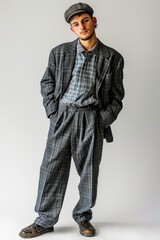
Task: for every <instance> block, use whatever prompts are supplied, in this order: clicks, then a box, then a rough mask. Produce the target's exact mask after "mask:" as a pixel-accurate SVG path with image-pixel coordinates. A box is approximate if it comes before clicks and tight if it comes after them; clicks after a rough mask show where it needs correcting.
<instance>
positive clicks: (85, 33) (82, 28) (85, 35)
mask: <svg viewBox="0 0 160 240" xmlns="http://www.w3.org/2000/svg"><path fill="white" fill-rule="evenodd" d="M70 24H71V30H72V32H74V33H75V34H76V35H77V37H79V38H80V39H81V40H84V41H86V40H88V39H90V38H91V37H92V36H93V35H94V34H95V27H96V25H97V20H96V18H95V17H93V18H91V17H90V16H89V15H88V14H87V13H82V14H81V15H80V16H78V15H75V16H73V17H72V18H71V21H70Z"/></svg>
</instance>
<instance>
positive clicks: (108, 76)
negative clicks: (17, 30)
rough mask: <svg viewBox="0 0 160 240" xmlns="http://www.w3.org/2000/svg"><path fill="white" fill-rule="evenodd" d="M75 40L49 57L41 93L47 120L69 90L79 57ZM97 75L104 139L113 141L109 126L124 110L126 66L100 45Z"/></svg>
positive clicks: (116, 53) (97, 58)
mask: <svg viewBox="0 0 160 240" xmlns="http://www.w3.org/2000/svg"><path fill="white" fill-rule="evenodd" d="M77 41H78V39H76V40H75V41H73V42H68V43H63V44H61V45H59V46H57V47H55V48H53V49H52V50H51V52H50V55H49V61H48V66H47V69H46V71H45V73H44V76H43V78H42V80H41V93H42V96H43V104H44V107H45V110H46V114H47V117H50V115H51V114H53V113H54V112H56V110H57V108H58V104H59V101H60V100H61V98H62V96H63V94H64V92H65V91H66V89H67V87H68V85H69V82H70V80H71V76H72V70H73V68H74V63H75V58H76V47H77ZM96 61H97V64H96V66H97V70H96V71H97V74H96V87H95V92H94V94H95V97H96V98H98V99H99V102H100V116H101V117H102V121H103V124H104V137H105V138H106V141H107V142H112V141H113V135H112V131H111V127H110V125H111V124H112V123H113V122H114V121H115V119H116V118H117V116H118V114H119V112H120V111H121V109H122V106H123V105H122V99H123V97H124V87H123V66H124V60H123V57H122V56H121V54H120V53H118V52H117V51H116V50H114V49H113V48H110V47H108V46H105V45H104V44H103V43H102V42H99V51H98V54H97V55H96Z"/></svg>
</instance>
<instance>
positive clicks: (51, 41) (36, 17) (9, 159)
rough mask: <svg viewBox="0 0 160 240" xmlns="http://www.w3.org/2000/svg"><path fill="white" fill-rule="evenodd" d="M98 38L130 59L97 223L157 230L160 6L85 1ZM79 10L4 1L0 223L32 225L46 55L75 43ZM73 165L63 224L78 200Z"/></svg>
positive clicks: (44, 123)
mask: <svg viewBox="0 0 160 240" xmlns="http://www.w3.org/2000/svg"><path fill="white" fill-rule="evenodd" d="M85 2H86V3H89V4H90V5H91V6H92V7H93V8H94V9H95V16H96V17H97V19H98V28H97V30H96V32H97V37H98V38H99V39H100V40H101V41H102V42H103V43H104V44H106V45H108V46H111V47H113V48H115V49H117V50H118V51H119V52H120V53H121V54H122V55H123V56H124V59H125V70H124V86H125V90H126V96H125V98H124V108H123V110H122V112H121V113H120V115H119V117H118V119H117V120H116V122H115V123H114V124H113V125H112V129H113V133H114V143H112V144H107V143H106V142H104V150H103V157H102V162H101V167H100V176H99V186H98V198H97V204H96V206H95V207H94V209H93V212H94V221H96V222H112V223H117V222H118V223H149V224H153V223H154V224H159V223H160V174H159V169H160V107H159V103H160V97H159V89H160V81H159V80H160V70H159V69H160V67H159V62H160V60H159V59H160V47H159V43H160V33H159V22H160V17H159V9H160V1H159V0H134V1H133V0H98V1H96V0H93V1H91V0H90V1H89V0H88V1H87V0H86V1H85ZM73 3H76V1H72V0H70V1H64V0H54V1H53V0H45V1H42V0H23V1H22V0H14V1H13V0H5V1H2V0H1V1H0V113H1V114H0V161H1V164H0V183H1V188H0V216H1V217H2V218H3V217H5V218H13V219H14V218H15V217H16V218H19V221H21V224H22V223H25V224H28V223H31V222H32V221H33V220H34V218H35V217H36V214H35V213H34V211H33V210H34V204H35V201H36V195H37V187H38V178H39V168H40V164H41V161H42V157H43V153H44V149H45V144H46V139H47V133H48V126H49V120H48V119H47V118H46V115H45V110H44V108H43V105H42V97H41V95H40V80H41V78H42V76H43V73H44V71H45V69H46V67H47V62H48V56H49V52H50V51H51V49H52V48H53V47H55V46H56V45H58V44H60V43H63V42H66V41H72V40H74V39H75V38H76V36H75V35H74V34H73V33H72V32H71V31H70V29H69V25H68V24H67V23H66V22H65V20H64V11H65V10H66V9H67V8H68V7H69V6H70V5H71V4H73ZM78 182H79V177H78V176H77V173H76V170H75V168H74V165H73V164H72V169H71V175H70V179H69V184H68V188H67V194H66V198H65V201H64V206H63V209H62V212H61V215H60V222H61V223H62V224H65V223H68V222H71V221H72V217H71V214H72V209H73V207H74V206H75V204H76V202H77V201H78V190H77V184H78Z"/></svg>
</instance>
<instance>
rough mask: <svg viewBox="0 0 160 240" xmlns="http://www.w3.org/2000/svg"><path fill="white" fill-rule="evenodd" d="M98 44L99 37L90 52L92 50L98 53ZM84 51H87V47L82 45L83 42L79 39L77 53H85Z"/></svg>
mask: <svg viewBox="0 0 160 240" xmlns="http://www.w3.org/2000/svg"><path fill="white" fill-rule="evenodd" d="M98 46H99V40H98V39H97V42H96V44H95V45H94V46H93V48H92V49H90V50H89V51H88V52H92V53H94V54H95V55H96V54H97V51H98ZM83 52H87V51H86V50H85V48H84V47H83V46H82V44H81V43H80V41H79V40H78V42H77V53H83Z"/></svg>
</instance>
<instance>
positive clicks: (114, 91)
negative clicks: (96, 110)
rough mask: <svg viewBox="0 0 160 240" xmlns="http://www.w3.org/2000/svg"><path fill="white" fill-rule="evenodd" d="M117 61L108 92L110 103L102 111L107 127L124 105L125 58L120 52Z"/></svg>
mask: <svg viewBox="0 0 160 240" xmlns="http://www.w3.org/2000/svg"><path fill="white" fill-rule="evenodd" d="M115 62H116V63H115V64H114V65H115V66H114V67H113V71H112V79H111V87H110V90H109V93H108V94H109V103H108V105H107V106H106V108H103V109H102V110H101V111H100V114H101V116H102V119H103V124H104V127H105V128H106V127H108V126H110V125H111V124H112V123H113V122H114V121H115V120H116V118H117V116H118V114H119V112H120V111H121V109H122V107H123V104H122V99H123V98H124V94H125V92H124V87H123V67H124V59H123V57H122V56H121V55H119V54H118V56H117V59H116V61H115Z"/></svg>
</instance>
